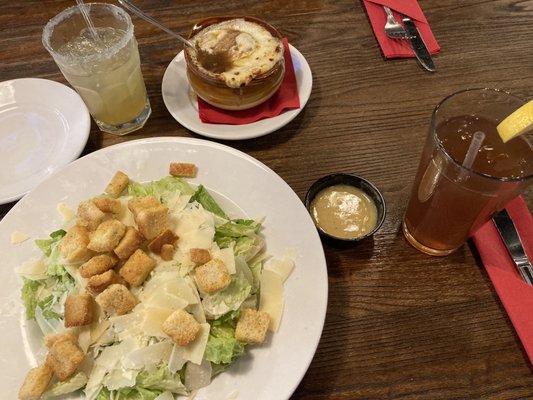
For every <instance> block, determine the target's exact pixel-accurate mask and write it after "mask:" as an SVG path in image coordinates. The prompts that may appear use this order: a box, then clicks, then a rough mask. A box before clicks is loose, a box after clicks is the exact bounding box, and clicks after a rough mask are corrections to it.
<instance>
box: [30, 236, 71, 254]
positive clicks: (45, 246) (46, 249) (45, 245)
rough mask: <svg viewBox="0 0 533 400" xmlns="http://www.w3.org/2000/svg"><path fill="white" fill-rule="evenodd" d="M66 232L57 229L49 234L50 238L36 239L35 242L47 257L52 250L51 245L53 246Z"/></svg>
mask: <svg viewBox="0 0 533 400" xmlns="http://www.w3.org/2000/svg"><path fill="white" fill-rule="evenodd" d="M66 234H67V232H65V231H64V230H63V229H59V230H57V231H54V232H52V233H51V234H50V239H37V240H36V241H35V244H36V245H37V247H39V248H40V249H41V251H42V252H43V253H44V255H45V256H47V257H49V256H50V253H51V252H52V247H53V246H55V245H56V244H57V243H58V242H59V241H60V240H61V239H62V238H63V236H65V235H66Z"/></svg>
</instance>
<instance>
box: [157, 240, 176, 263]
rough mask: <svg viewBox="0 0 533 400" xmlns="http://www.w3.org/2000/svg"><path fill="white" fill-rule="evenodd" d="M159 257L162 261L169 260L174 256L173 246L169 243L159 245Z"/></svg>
mask: <svg viewBox="0 0 533 400" xmlns="http://www.w3.org/2000/svg"><path fill="white" fill-rule="evenodd" d="M160 256H161V258H162V259H163V261H170V260H172V259H173V258H174V246H173V245H171V244H164V245H163V246H161V254H160Z"/></svg>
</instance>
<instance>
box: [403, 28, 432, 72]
mask: <svg viewBox="0 0 533 400" xmlns="http://www.w3.org/2000/svg"><path fill="white" fill-rule="evenodd" d="M402 21H403V24H404V26H405V30H406V32H407V35H408V37H409V43H410V44H411V48H412V49H413V51H414V53H415V56H416V58H417V60H418V61H419V62H420V64H422V66H423V67H424V68H425V69H427V70H428V71H431V72H435V69H436V68H435V64H434V63H433V60H432V59H431V54H429V51H428V48H427V47H426V44H425V43H424V40H423V39H422V36H420V32H419V31H418V28H417V27H416V25H415V23H414V22H413V21H412V20H411V19H410V18H403V20H402Z"/></svg>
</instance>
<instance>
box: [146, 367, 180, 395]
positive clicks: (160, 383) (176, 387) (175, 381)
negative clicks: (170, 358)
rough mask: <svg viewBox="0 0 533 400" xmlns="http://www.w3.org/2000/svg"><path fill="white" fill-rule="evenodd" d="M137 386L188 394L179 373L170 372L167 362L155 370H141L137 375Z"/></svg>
mask: <svg viewBox="0 0 533 400" xmlns="http://www.w3.org/2000/svg"><path fill="white" fill-rule="evenodd" d="M137 387H142V388H145V389H150V390H158V391H161V392H164V391H166V390H168V391H170V392H172V393H178V394H187V391H186V390H185V386H184V385H183V383H181V380H180V376H179V374H177V373H176V374H173V373H172V372H170V371H169V369H168V367H167V365H166V364H162V365H161V366H160V367H159V368H158V369H157V370H156V371H154V372H148V371H142V372H140V373H139V375H137Z"/></svg>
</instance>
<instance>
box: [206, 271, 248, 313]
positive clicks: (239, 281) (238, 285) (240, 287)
mask: <svg viewBox="0 0 533 400" xmlns="http://www.w3.org/2000/svg"><path fill="white" fill-rule="evenodd" d="M251 291H252V286H251V285H250V282H248V279H246V277H245V276H244V274H243V273H237V274H235V275H233V276H232V278H231V283H230V284H229V285H228V287H227V288H225V289H224V290H221V291H220V292H217V293H215V294H212V295H205V296H204V298H203V300H202V306H203V307H204V311H205V313H206V315H207V316H208V317H210V318H218V317H220V316H221V315H223V314H226V313H227V312H229V311H235V310H238V309H239V308H240V306H241V304H242V303H243V302H244V301H245V300H246V299H247V297H248V296H249V295H250V293H251Z"/></svg>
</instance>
